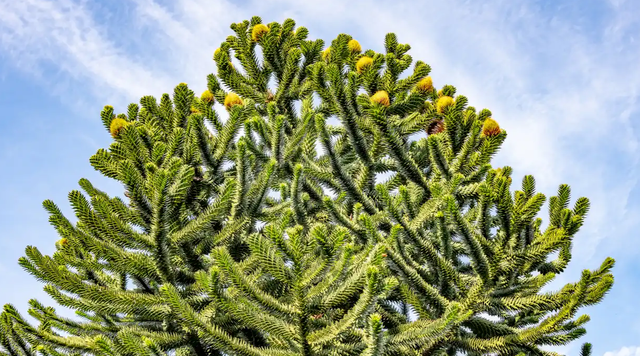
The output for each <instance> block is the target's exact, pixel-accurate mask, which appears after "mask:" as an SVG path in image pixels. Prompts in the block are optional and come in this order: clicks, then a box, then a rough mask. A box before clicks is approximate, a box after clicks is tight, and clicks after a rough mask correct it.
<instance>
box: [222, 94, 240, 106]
mask: <svg viewBox="0 0 640 356" xmlns="http://www.w3.org/2000/svg"><path fill="white" fill-rule="evenodd" d="M235 105H242V99H240V97H239V96H238V94H236V93H229V94H228V95H227V96H226V97H225V98H224V107H225V108H227V110H229V109H230V108H231V107H232V106H235Z"/></svg>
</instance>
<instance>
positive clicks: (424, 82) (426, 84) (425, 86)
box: [416, 77, 433, 93]
mask: <svg viewBox="0 0 640 356" xmlns="http://www.w3.org/2000/svg"><path fill="white" fill-rule="evenodd" d="M416 89H417V90H418V91H419V92H422V93H426V92H429V91H431V90H432V89H433V80H432V79H431V77H424V78H422V79H421V80H420V81H419V82H418V84H416Z"/></svg>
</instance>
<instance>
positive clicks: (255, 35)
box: [251, 24, 269, 42]
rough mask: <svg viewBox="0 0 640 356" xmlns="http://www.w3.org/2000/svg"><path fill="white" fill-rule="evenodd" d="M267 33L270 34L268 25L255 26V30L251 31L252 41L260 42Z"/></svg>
mask: <svg viewBox="0 0 640 356" xmlns="http://www.w3.org/2000/svg"><path fill="white" fill-rule="evenodd" d="M267 32H269V27H267V25H264V24H257V25H255V26H253V29H252V30H251V39H252V40H254V41H256V42H258V41H260V39H261V38H262V36H263V35H264V34H265V33H267Z"/></svg>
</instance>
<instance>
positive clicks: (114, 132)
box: [109, 117, 129, 138]
mask: <svg viewBox="0 0 640 356" xmlns="http://www.w3.org/2000/svg"><path fill="white" fill-rule="evenodd" d="M127 125H129V123H128V122H127V120H125V119H122V118H119V117H117V118H115V119H113V120H111V124H110V125H109V132H110V133H111V136H112V137H113V138H117V137H118V136H119V135H120V132H122V129H123V128H124V127H125V126H127Z"/></svg>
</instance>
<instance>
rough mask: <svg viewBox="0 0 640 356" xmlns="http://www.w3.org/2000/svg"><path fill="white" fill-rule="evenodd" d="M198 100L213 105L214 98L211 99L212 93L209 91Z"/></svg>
mask: <svg viewBox="0 0 640 356" xmlns="http://www.w3.org/2000/svg"><path fill="white" fill-rule="evenodd" d="M200 100H202V101H204V102H205V103H207V104H211V103H213V101H214V100H215V98H214V97H213V93H212V92H210V91H209V90H205V91H204V92H203V93H202V95H200Z"/></svg>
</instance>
